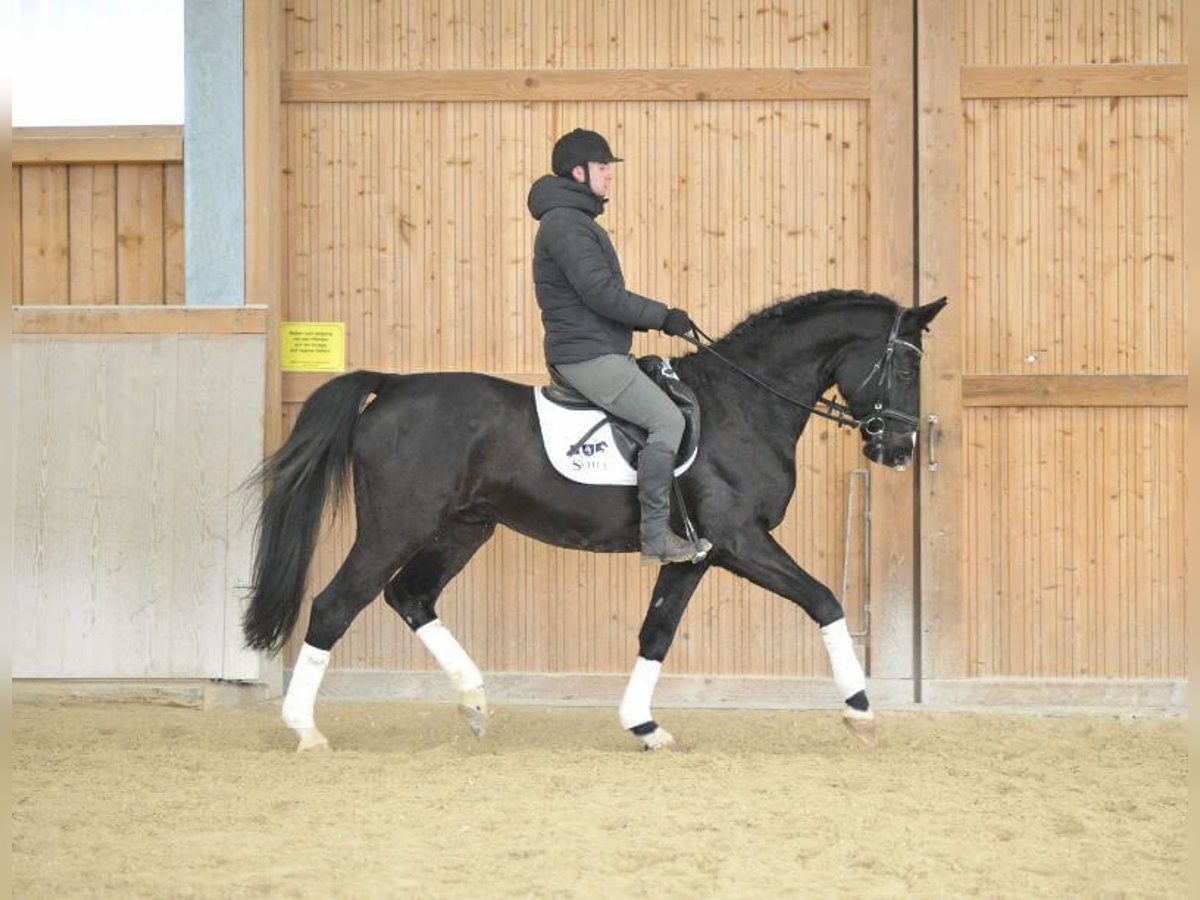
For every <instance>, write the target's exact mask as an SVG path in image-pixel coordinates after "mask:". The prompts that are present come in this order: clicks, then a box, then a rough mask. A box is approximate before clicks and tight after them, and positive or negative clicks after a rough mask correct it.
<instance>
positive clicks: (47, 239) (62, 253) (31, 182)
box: [20, 166, 70, 303]
mask: <svg viewBox="0 0 1200 900" xmlns="http://www.w3.org/2000/svg"><path fill="white" fill-rule="evenodd" d="M67 193H68V192H67V170H66V167H64V166H38V167H37V168H34V169H23V170H22V171H21V191H20V202H21V205H20V219H21V292H20V297H21V300H22V302H23V303H61V302H62V301H63V299H64V298H66V297H67V295H68V291H69V290H70V265H69V255H68V254H69V244H68V235H69V233H70V232H69V217H68V213H67Z"/></svg>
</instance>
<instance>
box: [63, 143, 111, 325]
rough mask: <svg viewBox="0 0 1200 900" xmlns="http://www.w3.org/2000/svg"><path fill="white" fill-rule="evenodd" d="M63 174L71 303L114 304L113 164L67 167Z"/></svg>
mask: <svg viewBox="0 0 1200 900" xmlns="http://www.w3.org/2000/svg"><path fill="white" fill-rule="evenodd" d="M67 176H68V191H69V195H68V201H67V202H68V210H69V215H70V228H71V230H70V244H69V254H70V270H71V283H70V288H69V291H70V293H69V294H68V296H69V297H70V298H71V300H72V301H73V302H75V303H85V304H98V303H115V302H116V300H117V223H116V210H117V204H116V184H117V173H116V167H115V166H111V165H96V166H85V165H77V166H71V167H70V168H69V169H68V170H67ZM64 299H65V298H64Z"/></svg>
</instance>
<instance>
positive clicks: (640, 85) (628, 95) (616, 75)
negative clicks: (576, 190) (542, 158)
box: [283, 67, 870, 103]
mask: <svg viewBox="0 0 1200 900" xmlns="http://www.w3.org/2000/svg"><path fill="white" fill-rule="evenodd" d="M869 96H870V70H869V69H867V68H865V67H854V68H851V67H840V68H834V69H805V70H796V69H702V70H697V69H690V70H685V69H641V70H638V69H573V70H569V71H563V70H550V69H529V70H525V71H515V70H508V71H506V70H502V69H468V70H443V71H435V72H378V71H377V72H350V71H337V72H333V73H330V72H325V71H290V72H285V73H284V75H283V101H284V102H285V103H303V102H310V103H322V102H324V103H337V102H345V103H349V102H359V103H363V102H367V103H369V102H378V101H404V102H420V101H428V102H464V103H465V102H471V101H491V102H500V103H503V102H508V103H530V102H540V103H550V102H559V101H598V100H614V101H615V100H645V101H650V100H665V101H670V100H818V99H822V100H865V99H867V98H868V97H869Z"/></svg>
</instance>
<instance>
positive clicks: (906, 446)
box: [863, 431, 917, 472]
mask: <svg viewBox="0 0 1200 900" xmlns="http://www.w3.org/2000/svg"><path fill="white" fill-rule="evenodd" d="M916 445H917V433H916V432H915V431H913V432H911V433H908V434H900V435H890V436H888V435H886V434H875V435H871V436H869V437H867V440H866V443H865V444H864V445H863V455H864V456H866V458H867V459H869V460H871V462H874V463H879V464H880V465H882V466H887V467H888V468H889V469H896V470H898V471H901V472H903V471H904V470H905V469H906V468H908V464H909V462H911V461H912V457H913V451H914V450H915V449H916Z"/></svg>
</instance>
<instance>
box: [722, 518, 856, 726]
mask: <svg viewBox="0 0 1200 900" xmlns="http://www.w3.org/2000/svg"><path fill="white" fill-rule="evenodd" d="M716 562H717V564H718V565H720V566H723V567H724V568H726V569H729V571H731V572H733V573H735V574H737V575H741V576H742V577H743V578H748V579H749V580H750V581H753V582H754V583H755V584H757V585H759V586H760V587H763V588H766V589H767V590H769V591H772V592H774V593H776V594H779V595H780V596H782V597H786V598H787V599H789V600H791V601H792V602H793V603H795V604H797V605H798V606H800V607H801V608H802V609H803V610H804V611H805V612H806V613H808V614H809V616H811V617H812V619H813V621H815V622H816V623H817V625H818V626H819V627H820V629H821V638H822V640H823V641H824V644H825V652H826V653H827V654H828V655H829V667H830V670H831V671H832V673H833V681H834V684H835V685H837V689H838V693H839V694H840V696H841V697H842V699H843V701H844V702H845V704H846V707H845V709H844V710H843V712H842V721H843V722H844V723H845V725H846V727H847V728H849V729H850V731H851V732H852V733H853V734H854V735H855V736H856V737H858V738H859V739H861V740H862V741H864V742H866V743H874V740H875V721H874V719H875V714H874V713H873V712H872V711H871V704H870V702H869V701H868V700H867V678H866V675H865V673H864V672H863V667H862V664H861V663H860V662H859V661H858V657H857V656H855V654H854V644H853V642H852V641H851V639H850V632H849V630H848V629H847V628H846V614H845V612H844V610H843V609H842V605H841V604H840V603H839V602H838V601H837V598H836V597H834V596H833V592H832V591H830V590H829V588H827V587H826V586H825V585H823V584H822V583H821V582H819V581H817V579H815V578H813V577H812V576H811V575H809V574H808V573H807V572H805V571H804V570H803V569H802V568H800V566H799V565H798V564H797V563H796V561H795V560H794V559H792V558H791V556H789V555H788V553H787V551H786V550H784V549H783V548H782V547H780V546H779V544H777V543H776V542H775V539H774V538H772V537H771V535H769V534H767V533H766V532H758V533H753V532H747V533H744V534H741V535H739V536H738V537H737V538H736V539H735V540H734V541H732V542H731V543H730V544H729V545H728V546H725V547H723V548H722V553H721V554H720V557H719V558H718V559H717V560H716Z"/></svg>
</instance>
